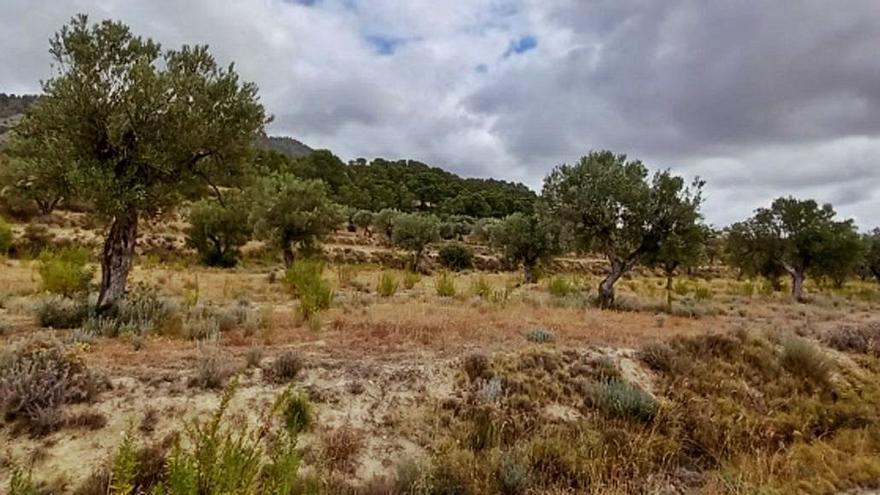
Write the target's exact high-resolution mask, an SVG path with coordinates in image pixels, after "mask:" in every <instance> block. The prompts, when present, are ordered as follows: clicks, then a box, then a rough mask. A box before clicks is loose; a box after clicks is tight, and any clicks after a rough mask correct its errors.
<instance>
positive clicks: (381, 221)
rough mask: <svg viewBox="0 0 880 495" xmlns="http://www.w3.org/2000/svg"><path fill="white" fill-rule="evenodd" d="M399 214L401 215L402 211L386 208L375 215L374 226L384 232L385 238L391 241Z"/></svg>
mask: <svg viewBox="0 0 880 495" xmlns="http://www.w3.org/2000/svg"><path fill="white" fill-rule="evenodd" d="M398 216H400V212H399V211H397V210H395V209H392V208H385V209H383V210H380V211H379V213H376V215H375V216H374V217H373V227H375V228H376V229H378V230H379V231H380V232H382V233H383V234H384V235H385V238H386V239H388V240H389V241H390V240H391V238H392V234H393V233H394V222H395V221H396V220H397V217H398Z"/></svg>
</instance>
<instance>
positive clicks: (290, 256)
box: [281, 242, 296, 268]
mask: <svg viewBox="0 0 880 495" xmlns="http://www.w3.org/2000/svg"><path fill="white" fill-rule="evenodd" d="M281 256H282V257H283V258H284V266H285V267H287V268H290V266H291V265H293V262H294V261H296V254H295V253H294V252H293V247H291V245H290V243H289V242H285V243H284V244H282V246H281Z"/></svg>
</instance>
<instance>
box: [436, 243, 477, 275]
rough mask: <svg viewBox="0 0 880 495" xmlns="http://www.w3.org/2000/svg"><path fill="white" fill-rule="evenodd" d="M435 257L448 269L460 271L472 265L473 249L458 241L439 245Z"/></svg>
mask: <svg viewBox="0 0 880 495" xmlns="http://www.w3.org/2000/svg"><path fill="white" fill-rule="evenodd" d="M437 257H438V260H439V261H440V264H441V265H443V266H445V267H446V268H448V269H450V270H454V271H461V270H468V269H470V268H473V267H474V250H473V249H471V248H469V247H467V246H465V245H464V244H461V243H458V242H453V243H450V244H446V245H445V246H443V247H441V248H440V251H438V253H437Z"/></svg>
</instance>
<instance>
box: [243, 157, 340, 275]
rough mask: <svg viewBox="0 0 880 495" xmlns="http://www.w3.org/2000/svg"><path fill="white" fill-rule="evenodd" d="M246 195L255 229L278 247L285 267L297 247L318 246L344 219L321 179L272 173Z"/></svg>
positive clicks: (294, 255)
mask: <svg viewBox="0 0 880 495" xmlns="http://www.w3.org/2000/svg"><path fill="white" fill-rule="evenodd" d="M249 196H250V199H251V201H252V205H253V206H252V209H251V213H250V221H251V224H252V225H254V232H255V233H256V235H257V237H259V238H261V239H264V240H266V241H267V242H269V243H270V244H272V245H274V246H275V247H276V248H278V249H280V250H281V253H282V256H283V257H284V264H285V266H288V267H289V266H291V265H292V264H293V262H294V261H295V259H296V254H297V252H298V251H301V250H304V249H310V248H314V247H315V246H317V244H318V242H320V240H321V239H322V238H323V237H324V236H326V235H327V234H329V233H330V232H332V231H333V230H334V229H335V228H336V226H337V225H339V223H340V222H342V221H343V220H344V215H343V211H342V207H341V206H339V205H337V204H336V203H334V202H333V201H331V199H330V195H329V192H328V191H327V186H326V184H325V183H324V182H323V181H320V180H302V179H299V178H297V177H296V176H294V175H292V174H278V175H272V176H269V177H264V178H262V179H260V180H259V181H258V183H257V184H256V185H255V186H254V189H253V190H252V191H251V192H250V195H249Z"/></svg>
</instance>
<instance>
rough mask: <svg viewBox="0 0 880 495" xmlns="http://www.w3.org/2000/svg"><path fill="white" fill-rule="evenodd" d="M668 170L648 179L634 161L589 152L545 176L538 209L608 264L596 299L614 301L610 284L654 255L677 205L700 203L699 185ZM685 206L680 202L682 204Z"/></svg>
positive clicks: (672, 222)
mask: <svg viewBox="0 0 880 495" xmlns="http://www.w3.org/2000/svg"><path fill="white" fill-rule="evenodd" d="M701 187H702V182H699V181H697V182H695V183H694V186H693V189H694V191H691V189H689V188H687V187H686V186H685V184H684V181H683V180H682V179H681V178H679V177H675V176H672V175H671V174H670V173H669V172H668V171H663V172H658V173H656V174H655V175H654V177H653V180H650V181H649V180H648V170H647V168H646V167H645V166H644V165H643V164H642V162H641V161H638V160H629V161H628V160H627V159H626V155H622V154H615V153H612V152H611V151H593V152H590V153H589V154H588V155H587V156H584V157H582V158H581V159H580V161H579V162H578V163H577V164H575V165H565V164H563V165H560V166H559V167H557V168H556V169H554V170H553V171H552V172H551V173H550V175H548V176H547V177H546V178H545V179H544V188H543V191H542V198H541V203H540V208H541V209H542V211H543V213H542V214H543V215H544V216H545V218H548V219H550V220H552V221H554V222H558V223H559V224H560V225H561V231H562V232H565V233H566V237H567V238H570V239H569V240H570V242H572V243H573V246H574V247H576V248H578V249H581V250H586V251H595V252H598V253H601V254H602V255H604V256H605V257H606V258H607V259H608V262H609V265H610V266H609V270H608V274H607V275H606V277H605V278H604V279H603V280H602V281H601V282H600V283H599V299H598V303H599V305H600V306H602V307H608V306H611V305H612V304H613V303H614V284H615V283H616V282H617V280H619V279H620V277H621V276H623V275H624V274H625V273H627V272H628V271H629V270H631V269H632V268H633V267H634V266H636V265H637V264H639V263H642V262H644V261H645V260H647V259H649V258H650V257H652V256H654V255H656V253H657V252H658V251H659V250H660V248H661V246H662V243H663V242H664V241H665V240H666V239H667V238H668V237H669V236H670V235H671V233H672V232H673V229H674V227H675V226H676V221H675V215H676V212H677V210H676V208H674V207H673V205H685V206H687V207H688V208H694V209H697V208H698V207H699V200H698V199H697V200H695V199H694V198H699V189H700V188H701ZM682 207H684V206H682Z"/></svg>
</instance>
